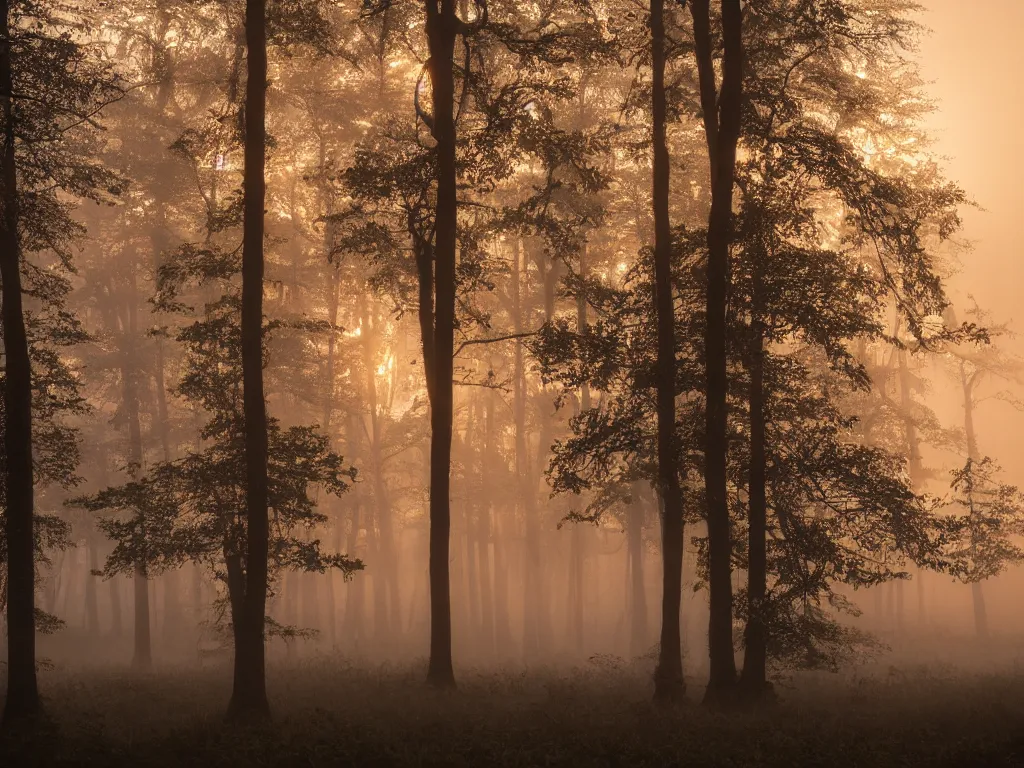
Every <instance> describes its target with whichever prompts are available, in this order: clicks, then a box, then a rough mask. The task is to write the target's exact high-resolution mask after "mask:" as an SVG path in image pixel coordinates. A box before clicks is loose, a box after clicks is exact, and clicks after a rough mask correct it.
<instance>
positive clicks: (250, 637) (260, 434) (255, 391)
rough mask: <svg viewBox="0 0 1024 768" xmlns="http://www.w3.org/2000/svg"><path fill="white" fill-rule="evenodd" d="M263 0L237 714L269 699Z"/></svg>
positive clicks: (248, 136)
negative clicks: (266, 642)
mask: <svg viewBox="0 0 1024 768" xmlns="http://www.w3.org/2000/svg"><path fill="white" fill-rule="evenodd" d="M266 23H267V22H266V2H265V0H246V4H245V49H246V85H245V106H244V115H245V170H244V179H243V192H242V206H243V214H242V229H243V235H242V393H243V399H244V414H245V416H244V424H245V432H244V433H245V480H246V486H245V488H246V493H245V510H246V511H245V517H246V528H247V537H246V549H245V593H244V597H243V599H242V603H241V615H240V616H238V617H236V619H235V621H234V623H233V626H234V631H235V674H234V684H233V687H232V691H231V702H230V703H229V704H228V717H229V718H233V719H247V718H263V717H267V716H268V715H269V713H270V710H269V705H268V703H267V690H266V669H265V664H264V652H265V643H264V621H265V616H266V605H267V556H268V554H269V552H268V547H269V535H270V532H269V519H268V516H267V405H266V401H265V400H264V398H263V205H264V199H265V197H266V179H265V168H266V143H267V139H266V133H267V132H266V125H265V123H266V103H267V82H266V81H267V30H266Z"/></svg>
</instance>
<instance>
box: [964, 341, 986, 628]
mask: <svg viewBox="0 0 1024 768" xmlns="http://www.w3.org/2000/svg"><path fill="white" fill-rule="evenodd" d="M960 383H961V385H962V387H963V393H964V432H965V434H966V435H967V458H968V459H969V460H970V461H972V462H977V461H978V460H979V459H980V458H981V454H980V452H979V451H978V436H977V433H976V432H975V429H974V377H973V376H971V375H969V374H968V373H967V368H966V366H965V365H964V363H963V362H962V361H961V363H960ZM971 515H972V517H973V515H974V509H973V507H972V509H971ZM974 525H975V523H974V521H973V520H972V521H971V527H972V528H973V527H974ZM974 539H975V534H974V531H973V530H972V532H971V548H972V549H973V548H974V546H975V544H974ZM971 601H972V602H973V604H974V631H975V633H976V634H977V636H978V637H979V638H981V639H983V640H984V639H987V638H988V610H987V609H986V607H985V589H984V587H983V586H982V583H981V582H980V581H974V582H971Z"/></svg>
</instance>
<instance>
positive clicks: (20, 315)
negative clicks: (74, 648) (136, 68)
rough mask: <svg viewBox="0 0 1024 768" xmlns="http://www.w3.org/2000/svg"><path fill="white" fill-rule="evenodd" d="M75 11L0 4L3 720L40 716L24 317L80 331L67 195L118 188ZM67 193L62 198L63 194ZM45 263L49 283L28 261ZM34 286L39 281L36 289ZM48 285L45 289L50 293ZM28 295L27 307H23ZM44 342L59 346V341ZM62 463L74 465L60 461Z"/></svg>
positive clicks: (111, 93)
mask: <svg viewBox="0 0 1024 768" xmlns="http://www.w3.org/2000/svg"><path fill="white" fill-rule="evenodd" d="M77 23H78V19H76V17H75V12H74V9H70V10H69V9H66V8H63V7H59V8H57V7H54V6H53V5H52V4H50V3H24V2H11V1H10V0H5V2H3V3H2V4H0V115H2V120H3V156H2V159H0V205H2V208H3V216H2V220H0V243H2V244H0V249H2V255H0V280H2V282H3V289H2V290H3V310H2V311H3V337H4V349H5V371H4V374H5V378H4V427H5V429H4V460H5V464H6V466H5V494H6V505H5V513H4V537H5V545H4V549H5V550H6V569H7V577H6V598H7V599H6V607H7V633H8V649H9V653H8V665H9V675H8V684H7V685H8V687H7V700H6V706H5V709H4V722H15V721H18V720H22V719H26V718H32V717H34V716H35V715H37V714H38V713H39V711H40V702H39V693H38V688H37V683H36V675H35V665H36V656H35V630H36V622H37V620H38V619H39V614H38V612H37V610H36V607H35V581H36V572H35V563H36V557H37V552H38V548H39V541H40V539H39V537H38V536H37V533H36V530H35V524H36V516H35V508H34V498H33V485H34V482H35V480H36V478H37V477H39V476H40V475H43V476H44V477H45V476H46V473H45V472H43V473H38V472H37V466H38V462H37V461H34V460H33V448H34V446H33V375H34V374H33V370H32V367H33V361H32V358H33V356H34V355H33V353H35V355H38V354H39V350H38V348H36V349H33V345H32V344H31V343H30V338H29V334H28V331H27V325H28V324H27V323H26V309H27V308H28V307H27V306H26V304H28V306H34V305H36V303H37V302H39V305H40V310H39V311H40V312H41V314H43V315H44V316H45V315H46V314H47V313H48V312H51V311H52V312H53V314H54V316H55V317H56V318H59V319H61V320H63V323H61V324H58V325H57V326H55V327H56V328H60V327H61V325H63V328H64V330H65V331H70V332H72V333H78V332H80V329H78V328H77V324H76V323H75V321H74V320H73V318H72V317H70V316H69V315H67V314H66V313H62V311H61V309H62V308H61V307H60V306H59V305H58V306H54V307H49V306H47V305H46V300H47V296H48V295H49V297H54V296H60V295H61V294H62V293H64V292H65V291H64V289H63V288H62V287H61V281H62V279H63V278H62V277H61V276H60V272H61V271H66V270H68V269H69V267H70V254H69V253H68V249H67V244H68V241H69V240H70V239H72V238H73V237H74V236H75V235H76V234H78V233H79V232H80V229H79V227H78V226H76V224H75V223H73V220H72V218H71V211H72V206H71V205H69V204H68V203H67V200H68V199H69V198H71V199H73V198H87V199H91V200H95V201H97V202H100V201H107V200H110V199H111V198H112V197H113V196H115V195H116V194H117V193H118V192H119V191H120V186H119V185H120V183H121V182H120V180H119V179H118V178H117V177H116V176H115V175H114V174H111V173H110V172H109V171H108V170H106V169H104V168H103V167H102V166H101V165H100V164H99V163H97V162H96V161H95V157H94V151H95V150H96V149H97V142H96V139H95V131H94V127H95V115H96V114H97V113H98V112H99V111H100V109H101V108H102V107H103V106H104V105H105V104H107V103H109V102H110V101H112V100H115V99H117V98H118V97H119V96H120V94H121V89H120V85H119V81H118V79H117V78H116V77H115V75H114V73H113V72H112V70H111V69H110V68H109V67H108V66H107V65H106V64H105V63H104V62H102V61H101V60H100V59H99V57H98V54H97V51H96V50H94V49H91V48H88V47H86V46H84V45H81V44H80V43H78V42H76V38H75V37H74V35H73V33H72V31H71V30H73V29H74V28H75V27H76V25H77ZM65 195H67V197H65ZM40 258H41V259H42V260H43V262H45V261H47V260H52V261H51V263H52V264H53V265H54V267H55V268H54V270H53V271H54V273H55V274H54V278H53V280H50V281H48V282H49V286H48V287H49V289H50V290H49V291H46V290H39V288H40V287H47V286H45V283H46V282H47V281H46V280H45V278H46V277H48V276H47V274H46V271H47V270H46V269H45V268H44V267H43V266H42V265H41V264H40V263H38V261H36V259H40ZM41 283H42V285H41ZM55 287H56V290H54V288H55ZM26 298H27V299H28V302H26V301H25V299H26ZM55 340H57V341H59V340H60V337H57V338H56V339H55ZM65 458H66V459H72V458H73V457H70V456H69V457H65Z"/></svg>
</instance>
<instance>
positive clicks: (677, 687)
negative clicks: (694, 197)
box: [651, 0, 684, 702]
mask: <svg viewBox="0 0 1024 768" xmlns="http://www.w3.org/2000/svg"><path fill="white" fill-rule="evenodd" d="M651 68H652V75H651V95H652V107H651V114H652V121H653V126H654V137H653V147H654V160H653V164H652V166H653V169H654V184H653V195H652V199H653V202H654V301H655V317H656V318H657V323H658V356H657V393H658V394H657V400H658V492H659V497H660V501H661V506H662V524H661V525H662V528H661V531H662V533H661V538H662V548H661V552H662V568H663V569H664V581H663V586H662V607H661V643H660V646H659V656H658V669H657V672H656V673H655V677H654V679H655V688H654V696H655V699H657V700H660V701H664V702H678V701H679V700H680V699H681V698H682V695H683V690H684V683H683V657H682V644H681V640H680V636H679V610H680V604H681V600H682V575H683V500H682V490H681V488H680V486H679V474H678V473H677V471H676V465H677V463H678V461H679V455H678V452H677V450H676V446H675V430H676V342H675V299H674V296H673V291H672V263H671V261H672V227H671V223H670V222H669V207H668V202H669V155H668V143H667V140H666V136H665V120H666V97H665V3H664V0H652V2H651Z"/></svg>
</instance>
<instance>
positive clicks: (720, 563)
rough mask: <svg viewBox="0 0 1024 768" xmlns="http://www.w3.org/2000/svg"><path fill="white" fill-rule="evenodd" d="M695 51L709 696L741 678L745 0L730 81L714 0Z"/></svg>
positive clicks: (734, 6)
mask: <svg viewBox="0 0 1024 768" xmlns="http://www.w3.org/2000/svg"><path fill="white" fill-rule="evenodd" d="M690 11H691V13H692V15H693V40H694V56H695V59H696V64H697V72H698V78H699V82H700V103H701V110H702V117H703V121H704V133H705V136H706V138H707V145H708V159H709V163H710V168H711V212H710V214H709V216H708V229H707V241H708V243H707V245H708V256H707V259H708V263H707V300H706V305H707V306H706V312H705V331H704V366H705V376H706V379H707V381H706V386H705V399H706V406H705V421H706V424H705V430H706V431H705V436H704V440H705V450H704V483H705V495H706V498H707V523H708V562H709V564H708V567H709V579H710V582H709V583H710V590H709V594H710V601H711V617H710V627H709V629H708V648H709V651H710V658H711V678H710V680H709V681H708V687H707V692H706V694H705V700H706V701H707V702H709V703H713V702H715V701H716V700H719V699H723V698H727V697H728V695H729V691H730V690H731V689H732V687H733V685H734V684H735V682H736V662H735V660H734V658H733V641H732V582H731V577H732V568H731V563H730V560H731V551H732V545H731V541H730V522H729V502H728V495H727V487H726V486H727V467H726V454H727V452H728V440H727V436H726V433H727V430H728V411H727V386H728V371H727V368H728V355H727V339H726V325H727V318H726V314H727V302H728V298H727V296H728V287H729V245H730V242H731V237H732V227H733V224H732V199H733V185H734V181H735V173H736V146H737V142H738V141H739V138H740V127H741V125H740V121H741V116H742V113H743V61H744V53H743V33H742V28H743V12H742V10H741V8H740V2H739V0H722V3H721V25H722V50H723V54H722V63H721V66H722V83H721V85H720V86H719V85H718V84H717V83H716V75H715V66H714V55H713V52H714V51H715V49H716V48H717V45H716V43H715V41H714V40H713V38H712V31H711V18H710V2H709V0H693V1H692V2H691V3H690Z"/></svg>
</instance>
